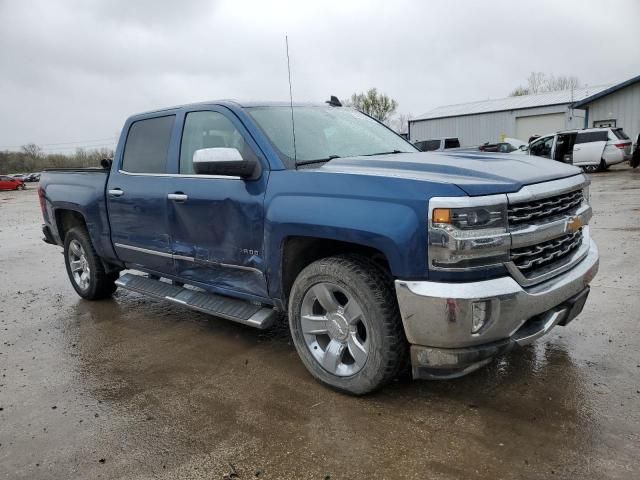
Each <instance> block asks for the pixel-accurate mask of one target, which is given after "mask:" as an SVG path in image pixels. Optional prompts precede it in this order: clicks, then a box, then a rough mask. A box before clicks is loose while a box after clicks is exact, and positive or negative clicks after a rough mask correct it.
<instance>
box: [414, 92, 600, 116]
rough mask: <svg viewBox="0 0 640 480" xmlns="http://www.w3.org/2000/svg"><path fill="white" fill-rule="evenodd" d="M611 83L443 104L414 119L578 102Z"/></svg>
mask: <svg viewBox="0 0 640 480" xmlns="http://www.w3.org/2000/svg"><path fill="white" fill-rule="evenodd" d="M611 86H612V84H606V85H597V86H593V87H582V88H576V89H574V90H573V93H572V92H571V90H560V91H558V92H545V93H537V94H535V95H521V96H519V97H506V98H497V99H492V100H482V101H480V102H471V103H460V104H457V105H444V106H442V107H438V108H434V109H433V110H431V111H429V112H427V113H423V114H422V115H419V116H418V117H416V118H413V119H411V121H412V122H414V121H416V120H428V119H432V118H443V117H458V116H461V115H473V114H477V113H489V112H502V111H505V110H518V109H522V108H533V107H544V106H547V105H562V104H564V103H566V104H569V103H572V102H578V101H580V100H584V99H585V98H589V97H591V96H593V95H595V94H597V93H599V92H602V91H604V90H606V89H607V88H609V87H611Z"/></svg>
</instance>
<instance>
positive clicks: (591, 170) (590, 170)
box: [582, 165, 600, 173]
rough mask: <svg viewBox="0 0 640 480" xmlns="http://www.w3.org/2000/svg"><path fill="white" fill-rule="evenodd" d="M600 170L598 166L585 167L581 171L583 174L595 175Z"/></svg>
mask: <svg viewBox="0 0 640 480" xmlns="http://www.w3.org/2000/svg"><path fill="white" fill-rule="evenodd" d="M599 169H600V165H585V166H584V167H582V171H584V172H585V173H596V172H597V171H598V170H599Z"/></svg>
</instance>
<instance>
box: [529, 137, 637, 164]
mask: <svg viewBox="0 0 640 480" xmlns="http://www.w3.org/2000/svg"><path fill="white" fill-rule="evenodd" d="M631 144H632V142H631V140H630V139H629V137H628V136H627V134H626V133H624V131H623V130H622V128H585V129H584V130H566V131H563V132H558V133H554V134H550V135H544V136H542V137H540V138H536V139H535V140H534V141H533V142H531V143H530V144H529V147H528V148H527V151H528V153H529V155H537V156H539V157H546V158H552V159H554V160H558V161H560V162H565V163H572V164H573V165H575V166H577V167H582V169H583V170H584V171H585V172H596V171H598V170H606V169H607V168H609V167H610V166H611V165H615V164H616V163H621V162H624V161H628V160H630V159H631Z"/></svg>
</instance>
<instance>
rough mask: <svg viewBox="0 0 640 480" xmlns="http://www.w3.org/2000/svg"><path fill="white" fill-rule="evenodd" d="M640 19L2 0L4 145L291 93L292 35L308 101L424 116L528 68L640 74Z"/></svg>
mask: <svg viewBox="0 0 640 480" xmlns="http://www.w3.org/2000/svg"><path fill="white" fill-rule="evenodd" d="M516 3H518V5H516ZM639 19H640V1H638V0H628V1H624V0H620V1H615V0H609V1H606V2H602V1H590V2H587V1H584V0H576V1H546V0H536V1H526V2H514V1H490V0H485V1H454V0H447V1H400V0H395V1H394V0H387V1H379V2H378V1H349V0H341V1H330V0H322V1H317V2H316V1H313V2H312V1H301V0H298V1H291V2H271V1H266V0H264V1H255V2H245V1H241V0H231V1H214V0H209V1H187V0H182V1H178V0H173V1H166V2H161V1H158V0H143V1H141V0H111V1H109V0H104V1H89V0H77V1H62V0H60V1H50V0H49V1H46V0H42V1H31V0H29V1H26V0H0V21H1V24H0V108H1V110H0V111H1V114H0V148H1V149H4V148H6V147H7V146H14V145H21V144H25V143H28V142H35V143H38V144H41V145H46V146H47V147H46V148H47V149H48V150H49V151H55V149H61V148H67V147H68V146H69V145H62V146H61V145H51V144H59V143H64V142H78V143H77V145H89V144H93V145H102V144H110V143H112V142H115V140H113V137H115V136H116V135H117V134H118V132H119V130H120V127H121V126H122V123H123V122H124V120H125V118H126V117H127V116H128V115H130V114H132V113H136V112H139V111H144V110H149V109H153V108H156V107H164V106H170V105H174V104H181V103H187V102H193V101H202V100H208V99H216V98H238V99H268V100H285V99H287V98H288V93H289V90H288V84H287V70H286V68H287V65H286V56H285V44H284V36H285V34H288V35H289V43H290V54H291V68H292V78H293V96H294V100H298V101H324V100H326V99H328V97H329V95H331V94H335V95H337V96H339V97H340V98H346V97H348V96H350V95H351V93H353V92H354V91H358V92H359V91H364V90H366V89H368V88H370V87H377V88H378V89H379V90H381V91H383V92H385V93H387V94H389V95H390V96H392V97H393V98H395V99H396V100H397V101H398V103H399V107H398V112H399V113H408V114H412V115H418V114H420V113H423V112H425V111H428V110H430V109H431V108H434V107H437V106H439V105H446V104H452V103H462V102H467V101H475V100H482V99H486V98H500V97H504V96H506V95H508V94H509V92H510V91H511V90H512V89H513V88H514V87H516V86H517V85H518V84H524V83H525V81H526V77H527V76H528V74H529V72H531V71H543V72H548V73H553V74H556V75H558V74H566V75H576V76H578V77H579V78H580V80H581V81H582V82H583V83H585V84H588V85H598V84H602V83H609V82H618V81H622V80H625V79H627V78H630V77H632V76H635V75H638V74H640V23H638V20H639ZM105 139H106V140H105Z"/></svg>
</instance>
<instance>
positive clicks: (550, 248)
mask: <svg viewBox="0 0 640 480" xmlns="http://www.w3.org/2000/svg"><path fill="white" fill-rule="evenodd" d="M581 244H582V228H581V229H579V230H577V231H576V232H575V233H570V234H568V235H563V236H562V237H558V238H554V239H553V240H548V241H546V242H542V243H538V244H536V245H531V246H528V247H521V248H514V249H513V250H511V261H512V262H513V263H514V264H515V265H516V267H518V269H519V270H520V271H521V272H522V274H523V275H524V276H525V277H527V276H531V275H532V274H533V273H534V272H536V271H538V270H540V269H542V268H544V267H554V268H555V267H559V266H560V265H561V264H562V263H565V262H566V261H567V259H568V258H569V257H570V256H571V254H572V253H573V252H575V251H576V250H577V249H578V248H579V247H580V245H581Z"/></svg>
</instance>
